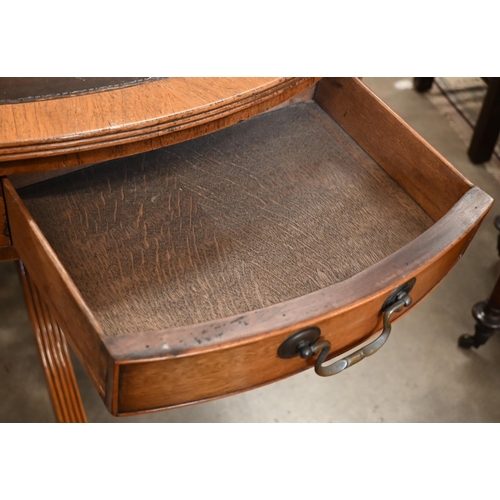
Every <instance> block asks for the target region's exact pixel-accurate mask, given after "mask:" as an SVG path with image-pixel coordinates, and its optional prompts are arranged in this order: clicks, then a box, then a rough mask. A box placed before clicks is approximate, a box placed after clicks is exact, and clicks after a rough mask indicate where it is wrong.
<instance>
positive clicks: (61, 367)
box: [19, 262, 87, 422]
mask: <svg viewBox="0 0 500 500" xmlns="http://www.w3.org/2000/svg"><path fill="white" fill-rule="evenodd" d="M19 274H20V276H21V283H22V287H23V291H24V297H25V300H26V304H27V306H28V312H29V315H30V319H31V323H32V325H33V328H34V331H35V337H36V341H37V344H38V351H39V353H40V357H41V359H42V365H43V368H44V371H45V377H46V379H47V385H48V387H49V393H50V397H51V400H52V406H53V407H54V412H55V414H56V419H57V421H58V422H87V417H86V416H85V410H84V408H83V403H82V398H81V396H80V391H79V389H78V385H77V383H76V377H75V372H74V369H73V363H72V361H71V357H70V354H69V349H68V344H67V342H66V338H65V337H64V334H63V332H62V331H61V329H60V328H59V325H58V324H57V322H56V321H55V319H54V316H53V314H52V312H51V311H50V308H49V307H48V306H47V304H46V303H45V302H44V301H43V299H42V298H41V296H40V294H39V293H38V289H37V287H36V285H35V284H34V283H33V281H32V280H31V278H30V276H29V274H28V272H27V271H26V268H25V267H24V265H23V263H22V262H19Z"/></svg>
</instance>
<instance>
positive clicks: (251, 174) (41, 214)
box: [0, 78, 492, 421]
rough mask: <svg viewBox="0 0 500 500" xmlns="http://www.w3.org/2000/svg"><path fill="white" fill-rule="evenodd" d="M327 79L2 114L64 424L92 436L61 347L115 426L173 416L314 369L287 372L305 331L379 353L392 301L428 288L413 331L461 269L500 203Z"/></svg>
mask: <svg viewBox="0 0 500 500" xmlns="http://www.w3.org/2000/svg"><path fill="white" fill-rule="evenodd" d="M317 80H318V79H313V78H281V79H277V78H263V79H238V78H235V79H210V78H208V79H175V78H172V79H165V80H157V81H153V82H144V83H140V84H138V85H135V86H131V87H127V88H120V89H116V90H109V91H106V92H102V93H100V92H97V93H93V94H92V93H89V94H86V95H78V96H72V97H71V98H69V100H68V101H65V99H68V98H61V99H51V100H47V101H43V102H42V101H35V102H24V103H21V104H16V105H12V106H13V107H12V108H10V109H7V108H5V106H11V105H2V106H0V119H1V114H2V112H4V116H5V117H6V118H8V117H10V119H11V123H12V124H17V125H19V124H21V125H23V126H24V129H23V127H18V128H19V129H20V130H25V135H24V136H23V137H20V136H17V137H15V134H14V132H12V131H9V133H8V134H7V135H9V134H10V136H9V137H10V139H9V140H10V142H9V144H5V143H2V142H0V161H2V162H3V163H0V173H2V174H3V175H4V176H5V177H4V179H3V183H2V184H3V190H4V195H5V202H6V213H7V216H8V224H9V227H10V235H11V236H10V238H11V239H12V243H13V248H14V249H15V252H17V255H18V256H19V258H20V259H21V260H22V262H23V264H22V267H21V270H22V279H23V283H24V285H23V286H24V290H25V293H26V297H27V302H28V305H29V310H30V314H31V317H32V321H33V323H34V326H35V333H36V336H37V339H38V341H39V346H40V350H41V353H42V359H44V360H49V361H44V364H45V365H46V374H47V379H48V382H49V389H50V391H51V394H52V399H53V402H54V407H55V410H56V414H57V418H58V419H59V420H60V421H67V420H73V421H81V420H84V418H85V417H84V414H83V410H82V408H81V402H80V400H79V398H78V395H77V391H76V389H75V385H74V376H73V375H72V368H71V366H70V359H69V356H68V354H67V348H66V344H65V341H64V338H67V340H68V342H69V343H70V345H71V346H72V348H73V349H74V351H75V353H76V355H77V357H78V358H79V360H80V361H81V363H82V365H83V366H84V368H85V369H86V371H87V373H88V374H89V377H90V378H91V380H92V382H93V383H94V385H95V387H96V389H97V390H98V392H99V394H100V395H101V397H102V399H103V401H104V402H105V404H106V406H107V408H108V409H109V411H110V412H111V413H112V414H114V415H129V414H136V413H140V412H148V411H153V410H158V409H164V408H173V407H176V406H181V405H185V404H192V403H196V402H201V401H206V400H209V399H213V398H217V397H221V396H225V395H229V394H234V393H237V392H240V391H243V390H248V389H250V388H253V387H258V386H260V385H263V384H267V383H270V382H272V381H275V380H279V379H280V378H283V377H287V376H290V375H292V374H294V373H297V372H300V371H302V370H304V369H307V368H309V367H311V366H313V365H314V363H315V360H314V359H302V358H301V357H299V356H298V357H295V358H292V359H282V358H281V357H280V356H279V355H278V350H279V348H280V346H281V345H282V344H283V342H284V341H285V340H286V339H288V338H289V337H290V335H292V334H294V333H295V332H298V331H301V330H303V329H305V328H311V327H314V328H317V329H319V331H320V332H321V340H322V341H325V342H326V341H328V342H329V343H330V344H331V352H330V356H329V357H330V358H331V357H335V356H338V355H340V354H343V353H345V352H347V351H349V350H350V349H353V348H355V347H357V346H359V345H361V344H363V343H365V342H367V341H369V340H370V339H372V338H374V336H376V334H377V333H378V332H379V331H380V330H381V328H382V317H383V308H384V303H385V302H386V301H387V299H388V297H390V296H391V294H392V293H393V292H394V290H395V289H397V288H398V287H401V286H402V285H404V284H406V283H408V282H411V283H413V282H414V286H413V288H412V290H411V292H410V294H411V298H412V304H411V306H408V307H406V308H405V309H404V312H406V311H407V310H408V309H409V308H411V307H413V305H415V304H417V303H418V302H419V301H420V300H422V299H423V298H424V297H425V296H426V295H427V294H428V293H429V292H430V291H431V290H432V289H433V288H434V287H435V286H436V285H437V284H438V283H439V281H440V280H441V279H442V278H443V277H444V276H445V275H446V273H448V272H449V270H450V269H451V268H452V267H453V265H454V264H455V263H456V262H457V260H458V259H459V258H460V256H461V255H462V253H463V252H464V251H465V248H466V247H467V245H468V243H469V242H470V240H471V238H472V237H473V235H474V233H475V231H476V230H477V228H478V226H479V224H480V222H481V220H482V219H483V217H484V216H485V214H486V213H487V211H488V209H489V207H490V206H491V203H492V200H491V198H490V197H489V196H488V195H486V194H485V193H484V192H482V191H481V190H480V189H478V188H476V187H474V186H472V185H471V184H470V182H468V181H467V180H466V179H465V178H464V177H463V176H461V175H460V174H459V173H458V172H457V171H456V170H455V169H454V168H453V167H452V166H451V165H450V164H449V163H448V162H447V161H446V160H444V159H443V158H442V157H441V156H440V155H439V154H438V153H437V152H436V151H434V150H433V149H432V148H431V147H430V146H429V145H428V144H427V143H425V141H423V140H422V139H421V138H420V137H419V136H418V135H417V134H416V133H415V132H414V131H413V130H411V129H410V128H409V127H408V126H407V125H406V124H405V123H404V122H403V121H402V120H401V119H400V118H399V117H398V116H397V115H395V114H394V113H393V112H392V111H391V110H390V109H389V108H387V106H385V105H384V104H383V103H382V102H381V101H380V100H379V99H378V98H376V97H375V96H374V95H373V94H372V93H371V92H370V91H369V90H368V89H367V88H366V87H365V86H364V85H363V84H362V83H361V82H360V81H359V80H357V79H349V78H328V79H323V80H321V81H320V82H319V83H318V84H317V85H315V84H316V82H317ZM91 96H93V98H94V100H93V101H91V100H89V99H90V98H91ZM152 96H153V97H152ZM292 98H293V99H292ZM290 99H292V100H290ZM58 101H59V103H58ZM70 101H71V102H70ZM117 102H118V103H120V105H119V106H118V107H117V105H116V103H117ZM42 103H43V105H42ZM122 103H123V104H122ZM134 103H135V105H133V104H134ZM35 104H36V106H34V105H35ZM27 105H32V106H31V107H29V108H23V110H21V108H17V107H16V106H27ZM129 106H131V107H130V108H129ZM270 108H274V109H273V110H272V111H269V112H267V113H264V111H268V110H269V109H270ZM58 109H59V113H60V120H59V121H57V122H56V123H55V124H49V123H48V124H46V125H44V126H41V125H42V124H44V123H45V122H46V120H47V116H48V115H47V114H46V113H48V112H49V111H50V112H52V113H55V112H56V111H57V110H58ZM93 109H95V110H98V111H100V114H98V115H99V116H97V117H94V116H93V114H90V113H89V111H90V110H93ZM75 112H76V113H80V112H82V113H83V114H84V115H85V116H86V115H87V114H89V115H90V117H86V118H83V117H82V119H83V120H85V119H86V120H87V121H86V122H85V123H82V122H81V121H80V119H78V120H77V119H75V118H73V119H71V120H70V121H68V117H69V116H73V115H74V113H75ZM26 113H31V118H32V119H33V120H35V122H36V123H32V121H31V120H28V119H26V118H25V117H26V116H27V115H26ZM94 114H95V112H94ZM78 116H79V117H80V115H78ZM248 118H251V119H248ZM238 122H241V123H238ZM65 123H66V129H65ZM68 127H69V128H71V130H72V132H71V133H68ZM63 131H65V132H63ZM61 134H62V135H61ZM166 145H168V147H163V148H162V149H158V148H160V147H162V146H166ZM2 154H3V155H4V156H3V157H2ZM131 154H134V156H129V155H131ZM104 160H111V161H104ZM96 161H99V163H97V164H94V165H87V164H86V163H88V162H91V163H92V162H96ZM64 167H70V168H69V170H68V169H67V168H64ZM81 167H85V168H81ZM45 168H47V169H52V170H56V169H59V170H56V171H55V172H53V173H52V174H50V173H49V175H47V173H46V172H42V170H43V169H45ZM75 168H76V169H77V171H74V170H75ZM19 173H28V174H25V175H14V174H19ZM53 174H56V176H55V177H54V178H49V177H50V176H52V175H53ZM61 174H64V175H61ZM443 186H446V190H443V188H442V187H443ZM9 241H10V240H9ZM0 255H1V254H0ZM404 312H403V313H404ZM396 315H397V313H396ZM61 332H64V335H62V334H61ZM51 360H52V361H51ZM75 391H76V392H75Z"/></svg>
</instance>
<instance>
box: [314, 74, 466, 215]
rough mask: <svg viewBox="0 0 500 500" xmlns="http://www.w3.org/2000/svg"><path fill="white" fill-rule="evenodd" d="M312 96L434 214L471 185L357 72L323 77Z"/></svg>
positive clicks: (424, 207)
mask: <svg viewBox="0 0 500 500" xmlns="http://www.w3.org/2000/svg"><path fill="white" fill-rule="evenodd" d="M315 100H316V102H317V103H318V104H319V105H320V106H321V107H322V108H323V109H324V110H325V111H326V112H327V113H328V114H329V115H330V116H331V117H332V118H333V119H334V120H335V121H336V122H337V123H338V124H339V125H340V126H341V127H342V128H343V129H344V130H345V131H346V132H347V133H348V134H350V135H352V136H353V137H355V138H356V141H357V142H358V144H359V145H360V146H361V147H362V148H363V149H364V150H365V151H366V152H367V153H368V154H369V155H370V156H371V157H372V158H374V159H375V161H376V162H377V163H378V164H379V165H380V166H381V167H382V168H383V169H384V170H385V171H386V172H387V173H388V174H389V175H390V176H391V177H392V178H393V179H394V180H395V181H396V182H397V183H398V184H399V185H400V186H402V187H403V189H404V190H405V191H406V192H407V193H408V194H409V195H410V196H411V197H412V198H413V199H415V200H416V201H417V202H418V203H419V205H420V206H421V207H422V208H423V209H424V210H425V211H426V212H427V213H428V214H429V215H430V216H431V217H432V218H433V219H434V220H438V219H439V218H440V217H442V216H443V215H444V214H445V213H447V212H448V210H450V209H451V207H453V205H454V204H455V203H456V202H457V200H458V199H459V198H460V197H461V196H463V195H464V194H465V193H466V192H467V191H468V190H469V189H470V188H471V187H472V184H471V183H470V182H469V181H468V180H467V179H466V178H465V177H464V176H463V175H462V174H461V173H460V172H458V170H456V169H455V168H454V167H453V166H452V165H451V164H450V163H449V162H448V161H447V160H446V159H445V158H444V157H443V156H441V155H440V154H439V153H438V152H437V151H436V150H435V149H434V148H432V146H430V145H429V144H428V143H427V142H426V141H424V139H422V137H420V136H419V135H418V134H417V133H416V132H415V131H414V130H413V129H412V128H410V127H408V126H407V125H406V124H405V123H404V122H403V120H402V119H401V118H400V117H399V116H398V115H396V114H395V113H394V112H393V111H392V110H391V109H390V108H389V107H388V106H387V105H386V104H385V103H383V102H382V101H381V100H380V99H379V98H378V97H376V96H375V95H374V94H373V93H372V92H371V91H369V90H368V89H367V88H366V86H365V85H363V84H362V83H361V82H360V81H359V80H358V79H357V78H324V79H323V80H321V82H320V83H319V84H318V86H317V88H316V94H315ZM444 186H446V189H443V188H444Z"/></svg>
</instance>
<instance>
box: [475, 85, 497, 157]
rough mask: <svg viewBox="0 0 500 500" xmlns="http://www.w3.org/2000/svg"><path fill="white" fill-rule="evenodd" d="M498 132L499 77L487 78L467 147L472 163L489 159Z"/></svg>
mask: <svg viewBox="0 0 500 500" xmlns="http://www.w3.org/2000/svg"><path fill="white" fill-rule="evenodd" d="M499 133H500V78H496V77H495V78H488V91H487V92H486V97H485V98H484V102H483V105H482V107H481V112H480V114H479V118H478V119H477V123H476V126H475V127H474V135H473V136H472V141H471V143H470V147H469V151H468V154H469V158H470V160H471V162H472V163H483V162H485V161H489V159H490V158H491V154H492V153H493V149H494V148H495V144H496V142H497V140H498V135H499Z"/></svg>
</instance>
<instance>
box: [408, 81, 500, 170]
mask: <svg viewBox="0 0 500 500" xmlns="http://www.w3.org/2000/svg"><path fill="white" fill-rule="evenodd" d="M483 80H484V81H485V82H486V83H487V84H488V90H487V92H486V96H485V98H484V101H483V105H482V107H481V112H480V114H479V117H478V119H477V123H476V124H475V125H474V134H473V135H472V140H471V143H470V146H469V149H468V151H467V154H468V155H469V158H470V161H471V162H472V163H475V164H479V163H484V162H487V161H489V160H490V158H491V155H492V154H493V150H494V148H495V145H496V143H497V141H498V136H499V134H500V78H499V77H487V78H486V77H484V78H483ZM433 81H434V78H433V77H425V78H414V81H413V84H414V87H415V90H417V91H418V92H427V91H428V90H430V88H431V87H432V83H433Z"/></svg>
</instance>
